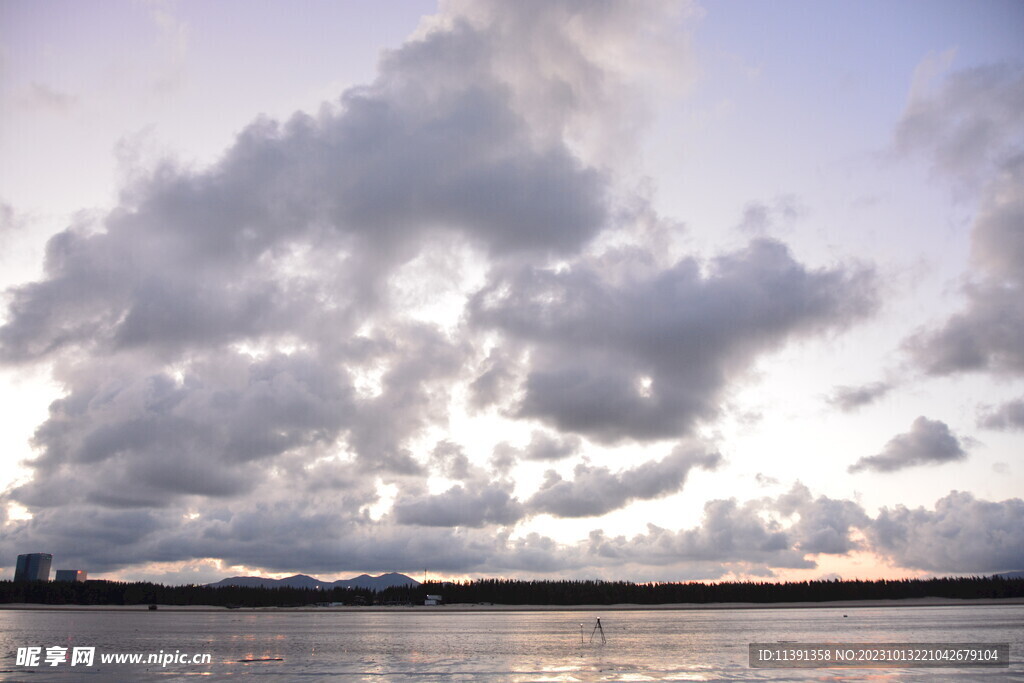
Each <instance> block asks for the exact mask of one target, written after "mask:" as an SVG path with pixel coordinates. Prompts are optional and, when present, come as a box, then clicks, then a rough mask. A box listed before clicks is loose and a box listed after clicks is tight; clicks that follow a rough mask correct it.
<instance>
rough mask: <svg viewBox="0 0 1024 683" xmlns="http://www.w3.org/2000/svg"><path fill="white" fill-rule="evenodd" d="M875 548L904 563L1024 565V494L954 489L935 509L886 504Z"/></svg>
mask: <svg viewBox="0 0 1024 683" xmlns="http://www.w3.org/2000/svg"><path fill="white" fill-rule="evenodd" d="M866 531H867V536H868V539H869V541H870V543H871V546H872V548H873V549H874V550H875V551H876V552H878V553H880V554H882V555H886V556H888V557H889V558H891V560H892V561H894V562H896V563H897V564H899V565H901V566H904V567H915V568H918V569H925V570H928V571H934V572H977V573H993V572H999V571H1006V570H1012V569H1017V568H1019V567H1024V500H1021V499H1020V498H1012V499H1010V500H1004V501H1002V502H992V501H985V500H978V499H976V498H975V497H974V496H972V495H971V494H969V493H965V492H957V491H953V492H951V493H950V494H949V495H948V496H946V497H945V498H942V499H941V500H939V501H938V502H937V503H936V504H935V509H934V510H926V509H924V508H917V509H914V510H911V509H908V508H906V507H904V506H902V505H897V506H896V507H894V508H892V509H889V508H883V509H882V510H881V511H880V512H879V514H878V517H877V518H876V519H875V520H874V521H873V522H872V523H871V525H870V526H869V527H868V528H867V530H866Z"/></svg>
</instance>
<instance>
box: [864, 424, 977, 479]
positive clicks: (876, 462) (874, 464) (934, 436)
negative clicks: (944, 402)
mask: <svg viewBox="0 0 1024 683" xmlns="http://www.w3.org/2000/svg"><path fill="white" fill-rule="evenodd" d="M966 457H967V452H966V451H965V450H964V449H963V446H961V445H960V440H959V439H958V438H957V437H956V435H955V434H953V432H952V431H950V429H949V427H948V426H947V425H946V423H944V422H941V421H939V420H929V419H928V418H926V417H924V416H921V417H918V418H917V419H916V420H914V424H913V425H911V428H910V431H909V432H907V433H905V434H897V435H896V436H894V437H893V438H892V439H890V440H889V443H887V444H886V445H885V448H883V449H882V452H881V453H879V454H877V455H871V456H865V457H863V458H861V459H860V460H858V461H857V462H856V463H854V464H853V465H851V466H850V467H849V468H848V471H849V472H851V473H856V472H863V471H865V470H874V471H876V472H895V471H897V470H902V469H904V468H907V467H915V466H919V465H941V464H943V463H947V462H955V461H957V460H963V459H965V458H966Z"/></svg>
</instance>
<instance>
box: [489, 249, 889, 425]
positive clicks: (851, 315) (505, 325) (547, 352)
mask: <svg viewBox="0 0 1024 683" xmlns="http://www.w3.org/2000/svg"><path fill="white" fill-rule="evenodd" d="M606 258H608V257H607V256H606ZM621 258H625V259H631V258H635V256H634V255H630V254H626V255H624V256H621ZM636 270H638V271H639V273H635V274H632V275H628V276H626V277H624V278H622V279H621V280H619V279H615V276H614V275H610V274H609V273H610V272H613V271H614V269H609V268H606V267H604V263H603V261H600V260H595V261H588V260H586V259H584V260H581V261H579V262H578V263H576V264H575V265H574V266H573V267H572V268H570V269H566V270H562V271H556V270H551V269H543V268H536V267H526V268H520V269H516V270H511V271H509V272H506V273H503V274H501V275H500V276H498V277H496V278H495V279H494V280H493V281H492V282H491V283H490V284H489V285H488V286H487V287H486V288H485V289H484V290H483V291H481V292H480V293H479V294H478V295H477V296H476V298H475V300H474V301H473V303H472V315H473V320H474V321H475V322H476V324H477V325H479V326H482V327H486V328H495V329H499V330H502V331H504V332H505V333H506V334H509V335H511V336H512V337H515V338H517V339H520V340H523V341H525V342H528V343H531V344H532V345H533V351H532V356H531V364H530V367H529V372H528V376H527V378H526V382H525V396H524V398H523V400H522V402H521V404H520V405H519V406H518V408H517V414H518V415H520V416H522V417H535V418H539V419H542V420H544V421H546V422H548V423H550V424H551V425H553V426H554V427H556V428H558V429H560V430H565V431H572V432H577V433H581V434H585V435H587V436H589V437H591V438H594V439H597V440H601V441H617V440H619V439H622V438H626V437H629V438H633V439H638V440H646V439H662V438H668V437H678V436H682V435H684V434H686V433H688V432H689V431H690V430H691V429H692V428H693V426H694V424H695V422H696V421H697V420H698V419H701V418H711V417H714V416H715V415H716V414H717V412H718V403H719V399H720V397H721V394H722V392H723V390H724V389H725V387H726V386H727V385H728V383H729V382H730V381H733V380H735V379H737V378H739V377H740V376H742V374H743V372H745V371H746V370H747V369H748V368H749V367H750V365H751V364H752V363H753V362H754V360H755V359H756V358H757V357H758V355H759V354H762V353H764V352H766V351H768V350H771V349H773V348H776V347H777V346H779V345H780V344H782V343H783V342H784V341H785V340H787V339H789V338H791V337H794V336H798V335H801V334H807V333H811V332H817V331H821V330H823V329H827V328H829V327H838V326H842V325H844V324H847V323H849V322H850V321H852V320H854V319H856V318H858V317H859V316H862V315H864V314H865V313H867V312H868V311H870V310H871V309H872V306H873V303H874V297H873V280H872V275H871V272H870V271H866V270H860V269H856V268H842V267H837V268H832V269H820V270H812V269H809V268H806V267H805V266H803V265H801V264H800V263H798V262H797V261H796V260H794V259H793V257H792V255H791V254H790V252H789V250H788V249H787V248H786V247H785V245H783V244H781V243H779V242H775V241H771V240H764V239H760V240H755V241H753V242H751V243H750V245H749V246H748V247H746V248H745V249H743V250H741V251H738V252H734V253H729V254H725V255H723V256H719V257H718V258H716V259H715V260H714V261H712V262H711V263H710V264H708V266H707V269H706V270H707V272H706V273H705V272H702V271H703V269H702V265H701V264H700V263H698V262H697V261H696V260H694V259H684V260H682V261H680V262H678V263H677V264H675V265H674V266H673V267H671V268H668V269H666V270H660V269H657V268H653V269H652V268H643V267H638V268H637V269H636Z"/></svg>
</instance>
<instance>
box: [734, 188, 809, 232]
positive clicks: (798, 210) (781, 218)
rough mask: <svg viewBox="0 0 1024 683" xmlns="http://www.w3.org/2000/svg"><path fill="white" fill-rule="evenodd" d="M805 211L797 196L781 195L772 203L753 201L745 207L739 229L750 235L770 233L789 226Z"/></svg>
mask: <svg viewBox="0 0 1024 683" xmlns="http://www.w3.org/2000/svg"><path fill="white" fill-rule="evenodd" d="M803 213H804V209H803V207H802V206H801V205H800V203H799V201H798V200H797V198H796V197H794V196H792V195H781V196H779V197H776V198H775V200H774V201H773V202H772V203H771V204H768V203H765V202H759V201H752V202H748V203H747V205H746V206H745V207H744V209H743V217H742V218H741V219H740V222H739V225H738V226H737V229H738V230H739V231H740V232H743V233H747V234H750V235H758V236H762V235H769V234H773V233H777V232H778V230H779V229H780V228H783V227H788V226H789V225H791V224H792V223H793V222H794V221H795V220H796V219H798V218H799V217H800V216H802V215H803Z"/></svg>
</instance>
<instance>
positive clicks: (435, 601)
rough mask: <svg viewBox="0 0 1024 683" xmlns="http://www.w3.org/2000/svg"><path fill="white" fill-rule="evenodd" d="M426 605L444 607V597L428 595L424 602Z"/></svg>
mask: <svg viewBox="0 0 1024 683" xmlns="http://www.w3.org/2000/svg"><path fill="white" fill-rule="evenodd" d="M423 604H424V605H443V604H444V597H443V596H440V595H428V596H427V599H426V600H424V601H423Z"/></svg>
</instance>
